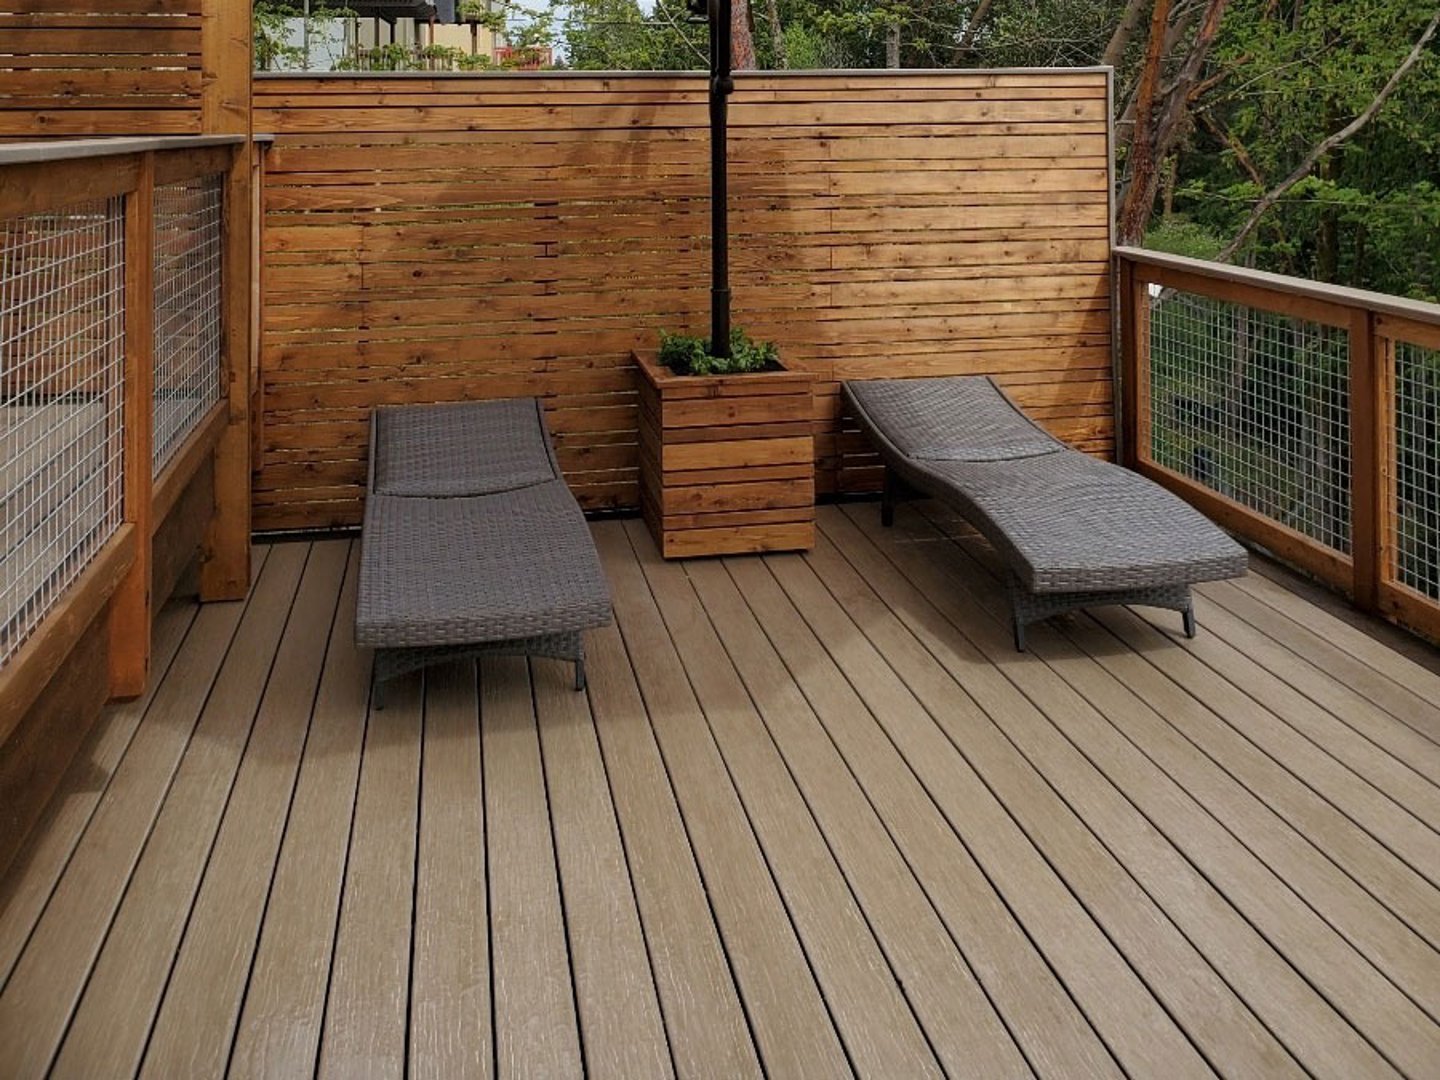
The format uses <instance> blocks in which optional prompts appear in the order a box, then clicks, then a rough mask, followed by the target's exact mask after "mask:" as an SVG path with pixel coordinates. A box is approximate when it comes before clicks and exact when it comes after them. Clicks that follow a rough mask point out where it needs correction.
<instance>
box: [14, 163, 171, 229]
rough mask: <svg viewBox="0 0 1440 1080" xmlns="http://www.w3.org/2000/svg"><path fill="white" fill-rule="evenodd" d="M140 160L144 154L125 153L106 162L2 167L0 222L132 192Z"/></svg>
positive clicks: (138, 172) (26, 164) (28, 164)
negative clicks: (5, 219)
mask: <svg viewBox="0 0 1440 1080" xmlns="http://www.w3.org/2000/svg"><path fill="white" fill-rule="evenodd" d="M143 161H144V155H143V154H124V155H121V156H119V157H115V158H113V159H111V160H109V161H105V162H97V161H95V160H94V159H74V160H58V161H27V162H22V163H20V164H17V165H4V166H3V168H4V177H5V179H4V183H3V184H0V219H4V218H12V217H19V216H20V215H22V214H39V213H44V212H45V211H47V210H58V209H59V208H61V207H64V206H73V205H75V204H76V203H80V202H86V201H88V200H90V199H108V198H110V197H111V196H113V195H123V194H125V193H126V192H127V191H133V190H134V189H135V185H136V184H137V183H138V181H139V176H140V168H141V163H142V162H143Z"/></svg>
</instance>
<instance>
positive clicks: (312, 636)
mask: <svg viewBox="0 0 1440 1080" xmlns="http://www.w3.org/2000/svg"><path fill="white" fill-rule="evenodd" d="M349 547H350V545H349V544H348V543H346V542H344V541H331V542H329V543H325V544H317V545H315V547H314V548H313V549H312V550H311V553H310V557H309V559H308V560H307V562H306V567H305V575H304V577H303V578H302V579H301V581H300V587H299V591H298V592H297V593H296V596H295V610H294V612H293V614H292V617H291V618H290V619H289V620H288V621H287V622H286V626H285V634H284V637H282V638H281V641H280V649H279V652H278V653H277V655H276V659H275V666H274V668H273V669H272V670H271V672H270V678H269V680H268V681H267V683H266V692H265V697H264V699H263V700H262V701H261V703H260V711H259V712H258V713H257V715H256V717H255V724H254V728H253V730H252V732H251V735H250V740H249V743H248V744H247V745H246V747H245V757H244V759H243V760H242V762H241V764H240V770H239V773H238V774H237V776H236V778H235V784H234V787H233V788H232V790H231V793H230V805H229V807H228V808H227V810H226V814H225V819H224V822H223V824H222V827H221V829H220V832H219V834H218V835H217V837H216V839H215V845H214V847H213V848H212V850H211V852H210V861H209V864H208V865H207V867H206V870H205V879H204V881H203V882H202V884H201V887H200V891H199V893H198V895H197V896H196V898H195V904H194V907H193V908H192V910H191V914H190V921H189V925H188V926H187V927H186V929H185V939H184V941H183V942H182V944H181V946H180V949H179V952H178V954H177V956H176V959H175V966H174V968H173V969H172V971H171V973H170V982H169V984H168V986H167V987H166V989H165V998H164V1000H163V1002H162V1003H161V1006H160V1010H159V1012H158V1013H157V1014H156V1017H155V1021H154V1025H153V1027H152V1029H151V1032H150V1044H149V1046H148V1048H147V1049H146V1052H145V1063H144V1067H143V1069H142V1071H141V1075H142V1076H154V1077H166V1076H177V1075H184V1076H190V1077H196V1078H199V1077H207V1076H208V1077H220V1076H223V1075H224V1074H225V1070H226V1065H227V1061H228V1058H229V1051H230V1046H231V1042H232V1039H233V1037H234V1031H235V1025H236V1022H237V1020H238V1019H239V1013H240V1005H241V1002H242V1000H243V997H244V990H243V984H244V982H245V977H246V975H247V974H248V973H249V971H250V966H251V962H252V960H253V958H254V955H255V946H256V942H257V941H258V939H259V936H260V928H261V923H262V921H263V918H264V915H265V905H266V902H267V901H268V900H269V897H270V885H271V881H272V879H273V875H274V868H275V862H276V858H277V856H278V853H279V850H280V842H281V837H282V836H283V833H284V829H285V823H286V817H287V816H288V813H289V810H290V802H291V798H292V797H293V795H294V788H295V779H296V774H297V773H298V771H299V766H300V756H301V750H302V749H303V747H304V744H305V740H306V737H307V736H308V734H309V730H310V716H311V714H312V713H313V706H314V703H315V694H316V691H317V688H318V687H319V683H320V677H321V669H322V666H323V664H324V661H325V651H326V645H327V644H328V642H329V640H330V637H331V634H332V632H333V629H332V628H333V627H334V623H335V612H336V598H337V597H338V596H339V594H340V587H341V583H342V580H343V578H344V574H345V563H346V559H347V556H348V554H349ZM344 632H345V628H343V627H342V628H340V633H342V634H343V633H344ZM74 1042H75V1039H74V1029H73V1028H72V1033H71V1038H70V1039H69V1040H67V1044H66V1051H67V1052H68V1051H69V1049H70V1045H71V1044H72V1043H74ZM112 1053H113V1051H112ZM63 1060H64V1059H63V1057H62V1061H63ZM100 1060H101V1061H102V1062H103V1060H104V1057H103V1052H102V1056H101V1059H100ZM111 1060H112V1061H113V1057H112V1058H111ZM97 1064H98V1063H97Z"/></svg>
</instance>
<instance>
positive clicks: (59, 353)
mask: <svg viewBox="0 0 1440 1080" xmlns="http://www.w3.org/2000/svg"><path fill="white" fill-rule="evenodd" d="M124 333H125V218H124V203H123V200H122V199H120V198H118V197H117V198H112V199H98V200H93V201H88V202H84V203H77V204H75V205H72V206H69V207H66V208H64V209H62V210H57V211H52V212H46V213H37V214H27V215H22V216H19V217H14V218H9V219H6V220H4V221H0V664H4V663H5V662H6V661H8V660H9V659H10V658H11V656H13V655H14V653H15V651H16V650H17V649H18V648H19V647H20V646H21V644H23V643H24V641H25V639H26V638H27V637H29V636H30V634H31V633H32V632H33V631H34V629H35V627H36V626H37V625H38V624H39V623H40V621H41V620H42V619H43V618H44V617H45V615H46V614H47V613H48V612H49V611H50V610H51V608H52V607H53V606H54V604H55V602H56V600H57V599H58V598H59V597H60V596H61V595H62V594H63V593H64V592H65V590H66V589H67V588H68V587H69V586H70V585H71V584H72V583H73V582H74V581H75V579H76V578H77V577H79V575H80V574H81V572H82V571H83V570H84V569H85V567H86V566H87V565H88V564H89V562H90V560H91V559H92V558H93V557H94V556H95V554H96V553H97V552H98V551H99V550H100V548H101V547H102V546H103V545H104V543H105V541H106V540H108V539H109V538H110V537H111V536H112V535H113V534H114V533H115V531H116V530H117V529H118V528H119V527H120V524H121V522H122V521H123V516H124V491H123V484H124V477H123V467H122V466H123V457H124V374H125V338H124Z"/></svg>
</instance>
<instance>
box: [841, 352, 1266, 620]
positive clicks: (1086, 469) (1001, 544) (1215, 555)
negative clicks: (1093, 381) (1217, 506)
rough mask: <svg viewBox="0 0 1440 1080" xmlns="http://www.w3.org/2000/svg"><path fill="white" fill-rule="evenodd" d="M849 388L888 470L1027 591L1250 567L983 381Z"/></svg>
mask: <svg viewBox="0 0 1440 1080" xmlns="http://www.w3.org/2000/svg"><path fill="white" fill-rule="evenodd" d="M844 392H845V396H846V398H847V400H848V401H849V403H850V407H851V410H852V411H853V413H854V415H855V416H856V417H857V419H859V421H860V423H861V425H862V426H863V427H864V428H865V429H866V430H867V431H868V432H869V434H870V435H871V437H872V439H873V440H874V441H875V443H876V445H877V446H878V448H879V449H880V452H881V456H882V457H883V458H884V459H885V464H886V465H887V466H888V467H889V468H890V469H892V470H893V471H894V472H895V473H896V474H897V475H898V476H899V477H900V478H901V479H902V480H904V481H905V482H906V483H907V484H909V485H910V486H911V487H913V488H916V489H917V490H919V491H922V492H924V493H925V494H927V495H931V496H934V497H935V498H938V499H940V500H941V501H942V502H945V503H948V504H949V505H951V506H953V507H954V508H955V509H956V510H958V511H959V512H960V513H961V514H963V515H964V516H965V517H966V518H967V519H968V520H969V521H970V523H971V524H972V525H974V526H975V527H976V528H977V529H979V530H980V531H981V533H983V534H984V535H985V537H986V539H988V540H989V541H990V542H991V544H992V545H994V547H995V548H996V550H998V551H999V552H1000V553H1001V555H1002V556H1004V558H1005V559H1006V562H1007V563H1008V564H1009V565H1010V568H1011V570H1012V571H1013V572H1014V573H1015V575H1016V577H1017V578H1019V580H1020V583H1021V584H1022V585H1023V586H1024V587H1025V588H1026V589H1027V590H1029V591H1030V592H1032V593H1091V592H1106V591H1114V592H1119V591H1122V590H1138V589H1152V588H1163V587H1169V586H1185V585H1190V584H1193V583H1195V582H1199V581H1214V580H1220V579H1223V578H1230V577H1238V576H1240V575H1242V574H1244V573H1245V572H1246V567H1247V564H1248V559H1247V556H1246V554H1245V550H1244V549H1243V548H1242V547H1241V546H1240V545H1239V544H1237V543H1235V541H1233V540H1231V539H1230V537H1228V536H1227V535H1225V533H1224V532H1222V531H1221V530H1220V529H1219V528H1217V527H1216V526H1215V525H1214V524H1213V523H1212V522H1211V521H1210V520H1209V519H1208V518H1206V517H1205V516H1204V515H1202V514H1200V513H1199V512H1198V511H1196V510H1195V509H1194V508H1192V507H1191V506H1190V505H1189V504H1188V503H1186V502H1184V501H1183V500H1181V499H1179V498H1178V497H1176V496H1175V495H1173V494H1171V493H1170V492H1169V491H1167V490H1165V489H1164V488H1162V487H1160V486H1159V485H1158V484H1155V483H1153V482H1152V481H1150V480H1148V479H1146V478H1145V477H1142V476H1140V475H1139V474H1137V473H1133V472H1130V471H1129V470H1128V469H1122V468H1120V467H1118V466H1116V465H1112V464H1110V463H1109V462H1105V461H1100V460H1098V459H1096V458H1092V457H1090V456H1088V455H1086V454H1082V453H1080V452H1079V451H1076V450H1072V449H1070V448H1068V447H1066V446H1065V445H1064V444H1062V443H1060V442H1059V441H1058V440H1056V439H1055V438H1053V437H1052V436H1051V435H1050V434H1049V433H1048V432H1046V431H1044V430H1043V429H1042V428H1041V427H1040V426H1039V425H1038V424H1036V423H1035V422H1034V421H1032V420H1031V419H1029V417H1027V416H1025V415H1024V413H1022V412H1021V411H1020V410H1019V409H1018V408H1017V407H1016V406H1015V405H1014V404H1013V403H1011V401H1010V399H1009V398H1007V397H1006V396H1005V394H1004V392H1003V391H1002V390H1001V389H1000V388H999V387H998V386H996V385H995V383H994V382H993V381H992V380H991V379H989V378H988V377H986V376H956V377H951V378H942V379H890V380H875V381H864V382H847V383H846V384H845V387H844ZM987 440H988V441H987ZM907 448H908V449H907Z"/></svg>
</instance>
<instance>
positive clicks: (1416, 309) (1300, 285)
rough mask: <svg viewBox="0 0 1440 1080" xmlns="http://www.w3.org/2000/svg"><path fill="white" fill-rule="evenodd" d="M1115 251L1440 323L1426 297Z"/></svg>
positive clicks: (1147, 262) (1149, 262)
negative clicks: (1394, 294) (1408, 296)
mask: <svg viewBox="0 0 1440 1080" xmlns="http://www.w3.org/2000/svg"><path fill="white" fill-rule="evenodd" d="M1115 254H1116V255H1118V256H1120V257H1121V258H1122V259H1127V260H1129V261H1130V262H1132V263H1138V264H1141V265H1144V266H1158V267H1161V268H1164V269H1170V270H1183V271H1185V272H1186V273H1189V274H1194V275H1196V276H1197V277H1207V278H1211V279H1213V280H1215V281H1228V282H1233V283H1235V284H1237V285H1253V286H1255V287H1257V288H1261V289H1268V290H1270V291H1271V292H1279V293H1287V294H1289V295H1291V296H1303V297H1307V298H1309V299H1312V300H1321V301H1324V302H1326V303H1331V304H1334V305H1336V306H1337V307H1346V308H1358V309H1361V310H1363V311H1373V312H1376V313H1377V314H1381V315H1393V316H1396V317H1398V318H1402V319H1413V320H1415V321H1416V322H1423V323H1431V324H1434V325H1437V326H1440V304H1430V303H1426V302H1425V301H1424V300H1409V299H1407V298H1405V297H1403V296H1391V295H1390V294H1388V293H1379V292H1371V291H1369V290H1368V289H1352V288H1350V287H1348V286H1345V285H1329V284H1327V283H1325V282H1323V281H1310V280H1308V279H1307V278H1298V277H1289V276H1287V275H1285V274H1272V273H1270V272H1269V271H1267V270H1251V269H1249V268H1248V267H1244V266H1231V265H1230V264H1228V263H1218V262H1210V261H1209V260H1207V259H1192V258H1190V257H1189V256H1186V255H1170V254H1167V253H1166V252H1163V251H1147V250H1145V249H1144V248H1136V247H1117V248H1116V249H1115ZM1182 291H1183V290H1182Z"/></svg>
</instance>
